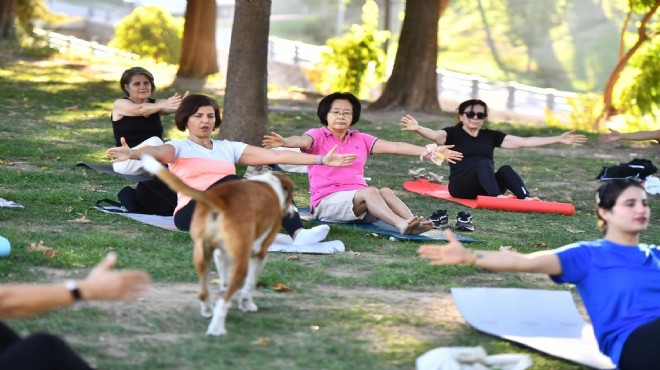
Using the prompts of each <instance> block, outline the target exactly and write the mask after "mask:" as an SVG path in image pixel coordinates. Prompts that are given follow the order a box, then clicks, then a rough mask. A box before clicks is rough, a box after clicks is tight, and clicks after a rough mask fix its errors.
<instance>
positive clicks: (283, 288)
mask: <svg viewBox="0 0 660 370" xmlns="http://www.w3.org/2000/svg"><path fill="white" fill-rule="evenodd" d="M270 289H272V290H274V291H276V292H290V291H291V288H289V287H288V286H286V285H284V284H282V283H275V285H273V286H272V287H270Z"/></svg>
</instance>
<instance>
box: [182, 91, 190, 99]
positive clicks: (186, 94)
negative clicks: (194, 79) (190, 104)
mask: <svg viewBox="0 0 660 370" xmlns="http://www.w3.org/2000/svg"><path fill="white" fill-rule="evenodd" d="M188 95H190V91H186V92H185V93H183V98H184V99H185V98H186V97H187V96H188Z"/></svg>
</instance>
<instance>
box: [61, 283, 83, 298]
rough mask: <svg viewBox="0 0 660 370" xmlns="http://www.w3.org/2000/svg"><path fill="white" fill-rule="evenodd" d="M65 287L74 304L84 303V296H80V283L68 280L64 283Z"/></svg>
mask: <svg viewBox="0 0 660 370" xmlns="http://www.w3.org/2000/svg"><path fill="white" fill-rule="evenodd" d="M64 286H65V287H66V288H67V289H69V292H70V293H71V297H72V298H73V301H74V302H80V301H82V294H80V289H79V288H78V282H76V281H75V280H67V281H65V282H64Z"/></svg>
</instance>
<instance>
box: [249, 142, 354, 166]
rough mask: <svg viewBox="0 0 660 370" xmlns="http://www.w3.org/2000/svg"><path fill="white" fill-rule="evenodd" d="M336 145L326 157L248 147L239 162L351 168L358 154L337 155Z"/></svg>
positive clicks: (250, 164) (259, 164)
mask: <svg viewBox="0 0 660 370" xmlns="http://www.w3.org/2000/svg"><path fill="white" fill-rule="evenodd" d="M336 150H337V146H336V145H335V146H334V148H332V149H331V150H330V151H329V152H328V153H327V154H326V155H314V154H305V153H299V152H294V151H290V150H269V149H264V148H259V147H256V146H252V145H248V146H247V147H246V148H245V150H244V151H243V154H242V155H241V158H239V159H238V162H239V163H241V164H246V165H248V166H261V165H267V164H302V165H312V164H324V165H327V166H332V167H345V166H350V165H351V164H352V163H353V162H354V161H355V158H357V154H335V151H336Z"/></svg>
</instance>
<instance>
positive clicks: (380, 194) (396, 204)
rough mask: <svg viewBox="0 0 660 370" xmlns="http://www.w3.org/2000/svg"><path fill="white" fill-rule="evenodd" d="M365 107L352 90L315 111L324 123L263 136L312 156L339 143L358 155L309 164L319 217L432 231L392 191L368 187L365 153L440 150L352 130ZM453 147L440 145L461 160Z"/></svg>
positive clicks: (342, 150) (340, 149) (443, 153)
mask: <svg viewBox="0 0 660 370" xmlns="http://www.w3.org/2000/svg"><path fill="white" fill-rule="evenodd" d="M361 110H362V107H361V104H360V101H359V100H358V99H357V98H356V97H355V96H353V94H350V93H334V94H330V95H328V96H326V97H325V98H323V99H322V100H321V102H319V106H318V109H317V114H318V117H319V119H320V120H321V124H322V125H323V127H320V128H314V129H310V130H308V131H307V132H305V134H303V135H301V136H291V137H287V138H283V137H282V136H280V135H278V134H277V133H274V132H273V133H272V135H267V136H265V137H264V140H263V146H264V147H265V148H275V147H288V148H300V149H301V150H302V151H303V152H304V153H309V154H320V153H325V152H327V151H328V150H329V149H331V148H333V147H337V153H338V154H348V153H352V154H357V159H356V160H355V162H353V164H352V165H350V166H346V167H336V168H335V167H333V168H330V167H327V166H309V167H308V175H309V183H310V191H311V199H310V205H311V209H312V213H313V214H314V216H315V217H316V218H317V219H318V220H320V221H326V222H363V223H372V222H375V221H376V220H382V221H384V222H387V223H388V224H390V225H392V226H394V227H396V228H397V229H398V230H399V232H401V233H402V234H421V233H423V232H425V231H428V230H431V229H432V228H433V223H432V222H431V221H424V218H423V217H419V216H417V217H416V216H414V215H413V214H412V212H410V209H408V207H407V206H406V205H405V204H404V203H403V202H402V201H401V199H399V198H398V197H397V196H396V195H395V194H394V192H393V191H392V190H391V189H389V188H381V189H378V188H375V187H372V186H368V185H367V183H366V181H365V180H364V165H365V163H366V161H367V157H368V156H369V155H372V154H402V155H410V156H417V157H420V156H424V155H427V156H430V157H434V156H436V155H437V154H436V152H434V151H429V150H427V148H425V147H422V146H417V145H412V144H408V143H403V142H392V141H387V140H382V139H378V138H377V137H375V136H372V135H369V134H365V133H362V132H360V131H357V130H350V129H349V128H350V127H351V126H353V125H354V124H356V123H357V122H358V121H359V120H360V111H361ZM450 147H451V146H450ZM450 147H438V148H437V153H439V154H440V157H443V158H444V159H446V160H448V161H449V162H451V163H454V162H455V161H460V160H461V158H462V154H461V153H458V152H455V151H453V150H449V148H450ZM322 167H323V168H322Z"/></svg>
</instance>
